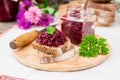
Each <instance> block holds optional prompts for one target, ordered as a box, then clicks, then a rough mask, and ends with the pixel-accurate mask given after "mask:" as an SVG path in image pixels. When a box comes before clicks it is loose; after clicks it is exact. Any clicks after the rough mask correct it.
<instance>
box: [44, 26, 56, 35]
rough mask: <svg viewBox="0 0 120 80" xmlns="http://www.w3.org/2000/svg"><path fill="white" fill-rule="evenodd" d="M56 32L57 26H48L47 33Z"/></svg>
mask: <svg viewBox="0 0 120 80" xmlns="http://www.w3.org/2000/svg"><path fill="white" fill-rule="evenodd" d="M54 32H55V28H54V27H53V26H48V27H47V28H46V33H47V34H53V33H54Z"/></svg>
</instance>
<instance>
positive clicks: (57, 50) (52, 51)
mask: <svg viewBox="0 0 120 80" xmlns="http://www.w3.org/2000/svg"><path fill="white" fill-rule="evenodd" d="M32 45H33V48H34V49H36V50H38V51H40V52H43V53H44V54H49V55H54V56H59V55H62V54H64V53H65V52H66V51H68V50H69V49H70V47H71V43H70V40H69V39H68V38H67V41H66V42H65V43H64V45H60V46H59V47H50V46H46V45H40V44H39V43H37V42H36V41H34V42H33V43H32Z"/></svg>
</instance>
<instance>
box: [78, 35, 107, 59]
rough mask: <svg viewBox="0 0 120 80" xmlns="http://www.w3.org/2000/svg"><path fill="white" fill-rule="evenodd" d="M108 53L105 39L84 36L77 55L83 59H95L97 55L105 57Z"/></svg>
mask: <svg viewBox="0 0 120 80" xmlns="http://www.w3.org/2000/svg"><path fill="white" fill-rule="evenodd" d="M108 52H109V49H108V47H107V44H106V39H104V38H96V36H95V35H89V36H85V37H84V38H83V40H82V43H80V44H79V55H80V56H83V57H88V58H89V57H96V56H97V55H99V54H101V55H106V54H108Z"/></svg>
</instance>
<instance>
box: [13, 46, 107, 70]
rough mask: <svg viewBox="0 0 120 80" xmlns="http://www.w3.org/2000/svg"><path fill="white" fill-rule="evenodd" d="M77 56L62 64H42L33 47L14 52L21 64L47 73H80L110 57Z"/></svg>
mask: <svg viewBox="0 0 120 80" xmlns="http://www.w3.org/2000/svg"><path fill="white" fill-rule="evenodd" d="M75 49H76V51H78V47H77V46H75ZM75 54H76V55H75V56H74V57H72V58H70V59H66V60H64V61H61V62H56V63H49V64H40V59H39V57H38V53H37V51H36V50H35V49H33V47H32V45H31V44H30V45H28V46H26V47H23V48H21V49H17V50H14V57H15V58H16V60H17V61H19V62H20V63H22V64H24V65H26V66H29V67H32V68H36V69H40V70H45V71H60V72H62V71H78V70H83V69H88V68H92V67H95V66H97V65H99V64H101V63H103V62H104V61H105V60H106V59H107V58H108V56H109V54H108V55H99V56H97V57H95V58H85V57H81V56H79V55H78V52H76V53H75Z"/></svg>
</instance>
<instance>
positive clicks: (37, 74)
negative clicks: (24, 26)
mask: <svg viewBox="0 0 120 80" xmlns="http://www.w3.org/2000/svg"><path fill="white" fill-rule="evenodd" d="M33 29H39V30H40V29H41V28H32V29H29V30H21V29H17V28H14V29H12V30H10V31H9V32H8V33H7V34H5V35H4V36H2V37H0V74H4V75H9V76H14V77H19V78H25V79H27V80H120V16H117V19H116V21H115V22H114V23H113V24H112V25H111V26H110V27H96V34H97V35H100V36H102V37H104V38H106V39H107V41H108V42H109V44H110V46H111V53H110V57H109V58H108V59H107V60H106V61H105V62H104V63H102V64H101V65H98V66H96V67H94V68H91V69H87V70H83V71H76V72H47V71H41V70H36V69H33V68H30V67H26V66H24V65H22V64H20V63H19V62H17V61H16V60H15V59H14V57H13V52H12V50H11V48H10V47H9V42H10V41H11V40H12V39H14V38H15V37H17V36H19V35H20V34H23V33H25V32H27V31H30V30H33Z"/></svg>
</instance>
